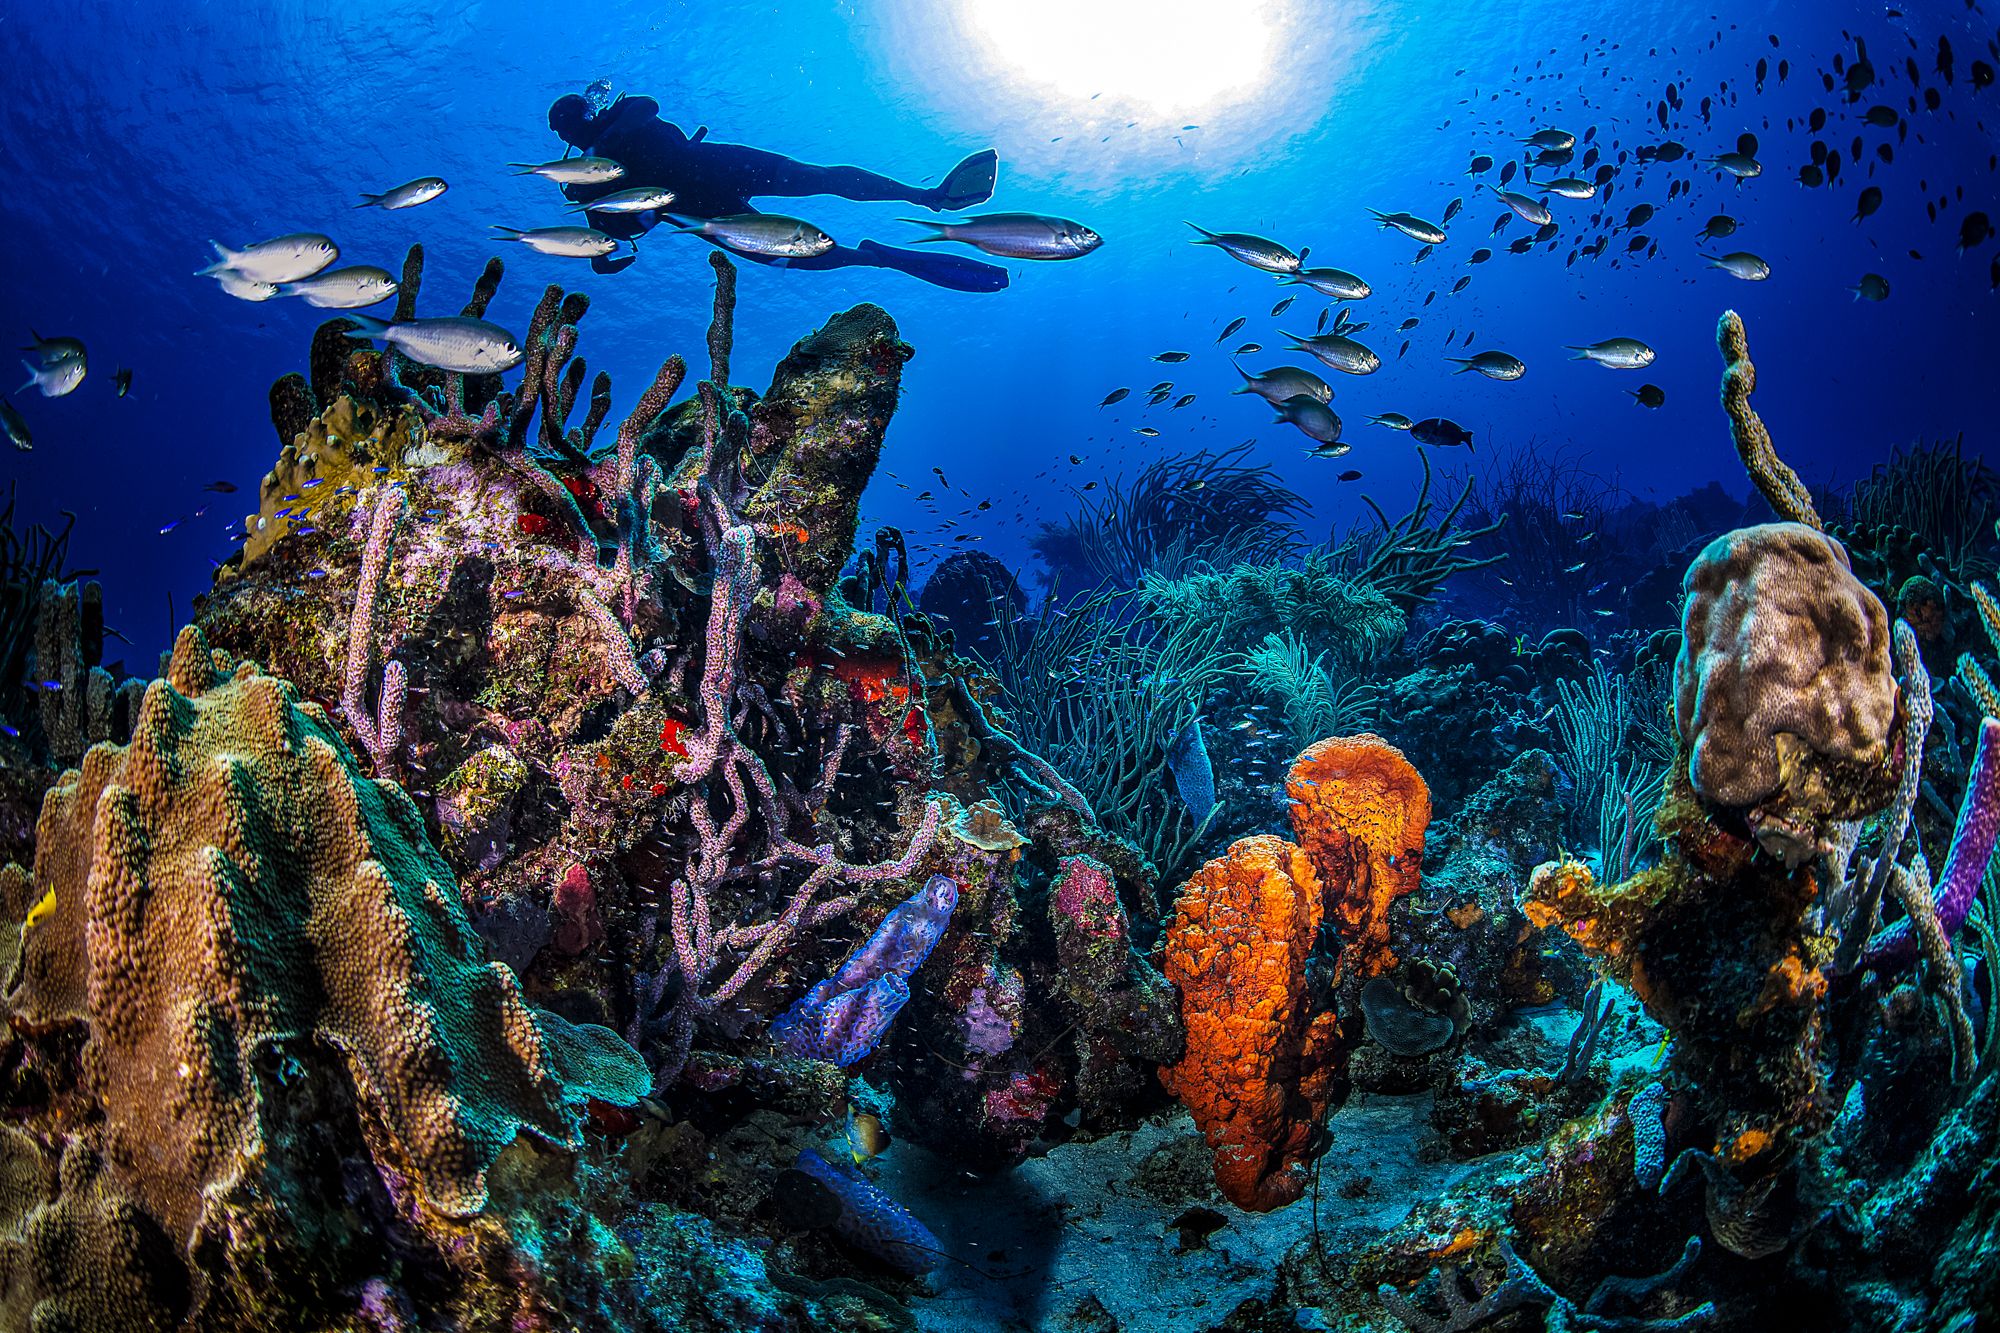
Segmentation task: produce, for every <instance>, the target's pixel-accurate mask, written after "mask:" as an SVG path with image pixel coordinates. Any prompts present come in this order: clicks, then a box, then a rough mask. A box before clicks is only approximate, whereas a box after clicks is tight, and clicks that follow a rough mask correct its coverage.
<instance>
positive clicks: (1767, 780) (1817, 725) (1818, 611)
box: [1674, 523, 1896, 807]
mask: <svg viewBox="0 0 2000 1333" xmlns="http://www.w3.org/2000/svg"><path fill="white" fill-rule="evenodd" d="M1683 587H1684V591H1685V593H1686V599H1687V609H1686V612H1685V613H1684V615H1683V618H1682V633H1683V635H1684V642H1683V645H1682V648H1681V652H1680V657H1679V659H1678V660H1677V661H1676V662H1675V663H1674V715H1675V718H1676V720H1677V721H1678V723H1679V725H1680V733H1681V738H1682V740H1683V741H1684V742H1685V743H1686V745H1687V749H1688V753H1689V756H1690V759H1689V779H1690V781H1691V782H1692V784H1693V786H1694V789H1695V791H1696V792H1697V793H1698V794H1699V795H1700V796H1701V797H1702V798H1703V799H1705V800H1707V801H1709V802H1711V803H1713V804H1716V805H1724V806H1737V807H1743V806H1754V805H1758V804H1759V803H1761V802H1764V801H1766V800H1767V799H1768V798H1770V797H1771V796H1773V795H1774V794H1775V793H1777V792H1778V791H1779V789H1780V788H1781V787H1784V786H1787V785H1788V779H1789V778H1790V770H1791V768H1792V767H1794V766H1795V765H1796V763H1797V761H1798V760H1800V759H1803V758H1806V757H1808V756H1814V757H1817V759H1818V760H1820V761H1832V762H1833V763H1837V764H1859V765H1866V766H1873V765H1879V764H1881V763H1882V762H1883V760H1884V759H1885V757H1886V755H1887V753H1888V746H1889V740H1890V730H1891V726H1892V724H1893V722H1894V718H1895V712H1896V683H1895V679H1894V677H1893V676H1892V675H1891V674H1890V665H1889V646H1890V639H1889V617H1888V613H1887V612H1886V611H1885V610H1884V609H1883V607H1882V603H1881V602H1880V601H1879V600H1877V598H1876V597H1875V594H1873V593H1872V592H1870V591H1868V589H1867V588H1866V587H1865V586H1863V585H1862V583H1861V581H1860V580H1858V579H1856V578H1855V577H1854V575H1853V573H1852V572H1851V571H1850V570H1849V568H1848V563H1847V552H1846V550H1845V549H1844V548H1843V547H1842V546H1841V545H1840V543H1839V542H1837V541H1834V540H1833V539H1832V538H1830V537H1827V536H1825V535H1824V534H1822V533H1820V532H1818V531H1815V530H1814V529H1812V528H1809V527H1806V526H1805V525H1804V524H1800V523H1766V524H1761V525H1759V526H1756V527H1749V528H1740V529H1738V530H1736V531H1734V532H1729V533H1725V534H1723V535H1722V536H1720V537H1718V538H1716V539H1715V540H1714V541H1712V542H1710V543H1709V544H1708V546H1707V547H1706V548H1705V549H1704V550H1703V551H1702V553H1701V555H1700V556H1699V557H1697V558H1696V560H1695V562H1694V563H1693V564H1692V565H1690V566H1689V567H1688V572H1687V578H1686V580H1685V582H1684V585H1683ZM1801 747H1802V749H1801Z"/></svg>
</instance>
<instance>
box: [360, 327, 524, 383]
mask: <svg viewBox="0 0 2000 1333" xmlns="http://www.w3.org/2000/svg"><path fill="white" fill-rule="evenodd" d="M346 318H347V319H349V320H351V321H353V322H354V323H356V324H359V325H360V326H361V327H360V328H358V329H353V330H350V331H349V332H348V334H347V336H348V337H350V338H365V339H371V340H373V341H376V342H382V343H387V344H388V345H389V346H391V347H393V348H395V349H396V350H397V351H399V352H401V353H402V354H403V355H404V356H407V357H409V358H410V360H412V361H416V362H420V363H422V364H423V365H426V366H433V367H435V368H437V369H438V370H450V371H455V372H457V373H459V374H461V375H492V374H497V373H498V372H500V371H503V370H508V369H511V368H512V367H514V366H517V365H519V364H521V357H522V351H521V345H520V344H519V343H518V342H516V341H514V335H513V334H511V333H509V332H507V330H505V329H503V328H501V327H500V326H499V325H498V324H489V323H487V322H486V321H485V320H483V319H472V318H469V317H467V316H464V315H447V316H444V317H442V318H438V319H413V320H410V321H409V322H408V323H405V324H391V323H389V322H388V321H387V320H383V319H376V318H375V317H374V316H372V315H348V316H346Z"/></svg>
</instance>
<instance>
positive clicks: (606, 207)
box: [570, 185, 674, 213]
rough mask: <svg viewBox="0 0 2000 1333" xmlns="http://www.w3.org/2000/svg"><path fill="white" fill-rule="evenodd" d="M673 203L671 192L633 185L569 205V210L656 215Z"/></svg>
mask: <svg viewBox="0 0 2000 1333" xmlns="http://www.w3.org/2000/svg"><path fill="white" fill-rule="evenodd" d="M673 201H674V192H673V191H672V190H667V189H662V188H660V187H659V186H657V185H635V186H633V187H632V188H631V189H629V190H613V191H612V192H611V193H610V194H601V195H599V196H597V198H595V199H591V200H588V201H585V202H578V203H574V204H571V205H570V209H571V211H573V212H574V211H578V210H581V211H583V212H586V213H657V212H659V211H661V210H662V209H664V208H665V207H666V206H667V205H668V204H671V203H672V202H673Z"/></svg>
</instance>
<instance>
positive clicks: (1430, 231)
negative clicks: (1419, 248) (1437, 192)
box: [1368, 208, 1444, 245]
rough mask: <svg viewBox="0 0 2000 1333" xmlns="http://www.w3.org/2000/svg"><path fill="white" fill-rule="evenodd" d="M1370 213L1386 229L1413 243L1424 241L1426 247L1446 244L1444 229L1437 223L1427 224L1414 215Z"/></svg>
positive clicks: (1374, 210) (1372, 209)
mask: <svg viewBox="0 0 2000 1333" xmlns="http://www.w3.org/2000/svg"><path fill="white" fill-rule="evenodd" d="M1368 211H1369V213H1371V214H1373V215H1374V218H1375V220H1376V221H1377V222H1379V223H1381V224H1382V225H1383V226H1384V227H1385V228H1389V229H1392V230H1395V231H1400V232H1401V233H1403V235H1405V236H1407V237H1409V238H1410V239H1411V240H1413V241H1422V242H1423V243H1424V244H1425V245H1443V244H1444V228H1443V227H1440V226H1438V225H1437V223H1435V222H1426V221H1424V220H1423V219H1422V218H1420V217H1418V216H1417V215H1416V214H1414V213H1384V212H1382V211H1381V210H1379V209H1374V208H1371V209H1369V210H1368Z"/></svg>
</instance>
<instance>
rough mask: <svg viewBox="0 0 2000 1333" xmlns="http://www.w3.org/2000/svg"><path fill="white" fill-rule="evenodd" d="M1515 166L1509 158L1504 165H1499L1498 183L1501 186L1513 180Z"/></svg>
mask: <svg viewBox="0 0 2000 1333" xmlns="http://www.w3.org/2000/svg"><path fill="white" fill-rule="evenodd" d="M1517 166H1518V164H1517V163H1516V162H1514V161H1513V160H1512V159H1511V158H1510V159H1508V160H1507V161H1506V162H1505V163H1502V164H1501V167H1500V183H1501V184H1502V185H1505V184H1506V183H1507V182H1508V181H1511V180H1513V179H1514V172H1515V169H1516V167H1517Z"/></svg>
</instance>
